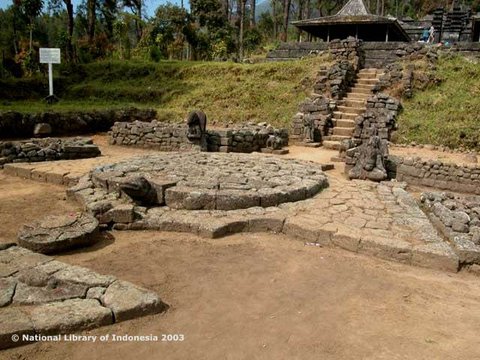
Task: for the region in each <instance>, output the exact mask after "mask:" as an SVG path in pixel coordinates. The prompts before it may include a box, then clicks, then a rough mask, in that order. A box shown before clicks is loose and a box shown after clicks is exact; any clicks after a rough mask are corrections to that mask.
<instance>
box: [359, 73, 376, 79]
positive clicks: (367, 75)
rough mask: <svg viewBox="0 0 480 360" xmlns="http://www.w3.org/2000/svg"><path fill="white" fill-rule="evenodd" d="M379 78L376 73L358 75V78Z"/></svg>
mask: <svg viewBox="0 0 480 360" xmlns="http://www.w3.org/2000/svg"><path fill="white" fill-rule="evenodd" d="M377 79H378V76H377V74H376V73H372V74H358V75H357V80H377Z"/></svg>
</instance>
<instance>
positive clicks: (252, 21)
mask: <svg viewBox="0 0 480 360" xmlns="http://www.w3.org/2000/svg"><path fill="white" fill-rule="evenodd" d="M255 5H256V0H250V27H254V26H255V22H256V21H255V20H256V19H255V7H256V6H255Z"/></svg>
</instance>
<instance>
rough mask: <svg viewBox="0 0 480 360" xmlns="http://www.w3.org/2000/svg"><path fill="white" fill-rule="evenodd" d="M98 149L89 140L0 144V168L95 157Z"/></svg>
mask: <svg viewBox="0 0 480 360" xmlns="http://www.w3.org/2000/svg"><path fill="white" fill-rule="evenodd" d="M99 155H100V149H99V148H98V147H97V146H96V145H94V144H93V142H92V140H91V139H85V138H83V139H82V138H76V139H57V138H46V139H30V140H24V141H1V142H0V168H3V165H4V164H7V163H17V162H39V161H53V160H67V159H85V158H92V157H97V156H99Z"/></svg>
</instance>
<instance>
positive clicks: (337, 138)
mask: <svg viewBox="0 0 480 360" xmlns="http://www.w3.org/2000/svg"><path fill="white" fill-rule="evenodd" d="M350 138H351V136H347V135H329V136H325V140H328V141H338V142H342V141H343V140H348V139H350Z"/></svg>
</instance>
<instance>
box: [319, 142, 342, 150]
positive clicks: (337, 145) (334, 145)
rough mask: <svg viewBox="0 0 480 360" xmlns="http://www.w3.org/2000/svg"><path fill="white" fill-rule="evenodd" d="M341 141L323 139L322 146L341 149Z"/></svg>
mask: <svg viewBox="0 0 480 360" xmlns="http://www.w3.org/2000/svg"><path fill="white" fill-rule="evenodd" d="M340 145H341V144H340V141H331V140H323V142H322V146H323V147H324V148H325V149H331V150H340Z"/></svg>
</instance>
